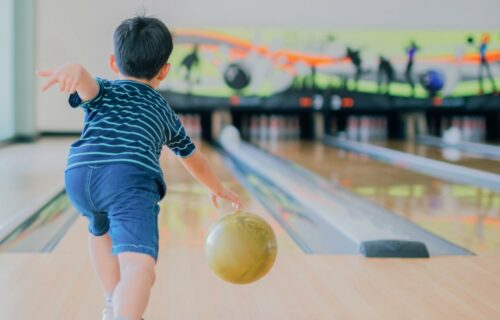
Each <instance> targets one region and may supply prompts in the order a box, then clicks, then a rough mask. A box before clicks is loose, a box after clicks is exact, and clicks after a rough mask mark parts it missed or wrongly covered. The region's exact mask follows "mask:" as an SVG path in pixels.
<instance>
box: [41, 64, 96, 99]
mask: <svg viewBox="0 0 500 320" xmlns="http://www.w3.org/2000/svg"><path fill="white" fill-rule="evenodd" d="M37 75H38V76H40V77H44V78H49V80H48V81H47V82H46V83H45V84H44V86H43V87H42V91H45V90H47V89H48V88H50V87H51V86H53V85H54V84H56V83H59V90H60V91H61V92H67V93H74V92H75V91H76V92H78V95H79V96H80V98H81V99H82V100H83V101H88V100H92V99H93V98H94V97H95V96H97V94H98V93H99V84H98V83H97V81H96V80H95V79H94V78H92V76H91V75H90V73H88V71H87V70H85V68H84V67H83V66H82V65H80V64H77V63H72V64H65V65H62V66H60V67H57V68H55V69H50V70H44V71H37Z"/></svg>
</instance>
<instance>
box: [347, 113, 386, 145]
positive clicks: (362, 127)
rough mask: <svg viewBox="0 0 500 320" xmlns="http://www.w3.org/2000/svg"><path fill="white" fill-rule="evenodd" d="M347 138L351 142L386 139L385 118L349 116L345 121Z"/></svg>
mask: <svg viewBox="0 0 500 320" xmlns="http://www.w3.org/2000/svg"><path fill="white" fill-rule="evenodd" d="M346 130H347V137H348V138H349V139H351V140H361V141H369V140H378V139H386V138H387V119H386V118H385V117H380V116H378V117H372V116H350V117H349V118H348V119H347V128H346Z"/></svg>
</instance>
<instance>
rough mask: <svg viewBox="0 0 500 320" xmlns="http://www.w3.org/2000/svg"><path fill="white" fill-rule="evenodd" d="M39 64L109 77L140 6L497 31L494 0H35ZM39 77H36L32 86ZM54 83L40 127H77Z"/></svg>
mask: <svg viewBox="0 0 500 320" xmlns="http://www.w3.org/2000/svg"><path fill="white" fill-rule="evenodd" d="M36 3H37V8H36V22H37V24H36V26H37V28H36V63H37V67H38V68H47V67H53V66H57V65H59V64H62V63H66V62H79V63H82V64H84V65H85V66H87V68H88V69H89V70H90V71H91V72H92V73H93V74H96V75H101V76H105V77H106V76H108V77H110V76H112V75H111V74H110V72H109V71H108V67H107V60H108V56H109V53H110V52H111V50H112V47H111V37H112V33H113V30H114V28H115V27H116V26H117V25H118V24H119V23H120V21H121V20H123V19H124V18H126V17H130V16H132V15H134V14H135V13H141V12H143V11H144V10H145V12H146V13H147V14H153V15H156V16H158V17H159V18H161V19H162V20H164V21H165V22H166V23H167V24H168V25H169V26H170V27H205V26H208V27H225V26H230V27H252V26H261V27H265V26H267V27H305V28H314V27H328V28H370V29H372V28H389V29H393V28H404V29H500V19H499V18H498V14H499V13H500V0H475V1H470V0H467V1H461V0H412V1H409V0H399V1H398V0H385V1H382V0H364V1H363V0H349V1H345V0H343V1H338V0H331V1H328V0H314V1H311V0H310V1H299V0H254V1H235V0H183V1H179V0H176V1H173V0H162V1H159V0H156V1H151V0H150V1H135V0H104V1H103V0H99V1H98V0H85V1H83V0H82V1H68V0H39V1H37V2H36ZM40 84H41V82H40V80H38V85H40ZM66 99H67V97H65V96H62V95H60V94H59V93H58V92H57V90H55V89H53V90H51V91H50V92H48V93H44V94H41V93H39V92H38V93H37V94H36V108H37V125H38V128H39V129H40V130H42V131H75V130H79V129H80V127H81V112H80V111H75V110H70V109H69V107H67V105H66Z"/></svg>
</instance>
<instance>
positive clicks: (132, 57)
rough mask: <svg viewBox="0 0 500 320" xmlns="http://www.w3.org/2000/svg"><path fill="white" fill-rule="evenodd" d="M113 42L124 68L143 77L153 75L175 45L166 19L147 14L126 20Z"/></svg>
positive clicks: (120, 67)
mask: <svg viewBox="0 0 500 320" xmlns="http://www.w3.org/2000/svg"><path fill="white" fill-rule="evenodd" d="M113 42H114V45H115V57H116V64H117V66H118V69H119V70H120V72H121V73H122V74H124V75H126V76H129V77H134V78H139V79H148V80H151V79H153V78H154V77H155V76H156V75H157V74H158V72H159V71H160V69H161V68H162V67H163V66H164V65H165V63H167V61H168V58H169V57H170V54H171V53H172V49H173V42H172V35H171V34H170V31H169V30H168V28H167V27H166V26H165V25H164V24H163V22H161V21H160V20H158V19H156V18H151V17H144V16H138V17H134V18H130V19H127V20H125V21H123V22H122V23H121V24H120V25H119V26H118V28H116V30H115V34H114V35H113Z"/></svg>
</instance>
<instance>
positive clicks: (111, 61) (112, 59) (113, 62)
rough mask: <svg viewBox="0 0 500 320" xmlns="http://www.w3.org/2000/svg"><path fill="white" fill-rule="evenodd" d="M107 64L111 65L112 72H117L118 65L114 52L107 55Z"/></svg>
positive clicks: (118, 71)
mask: <svg viewBox="0 0 500 320" xmlns="http://www.w3.org/2000/svg"><path fill="white" fill-rule="evenodd" d="M109 66H110V67H111V70H113V72H114V73H116V74H119V73H120V70H119V69H118V66H117V65H116V58H115V55H114V54H110V55H109Z"/></svg>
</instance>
